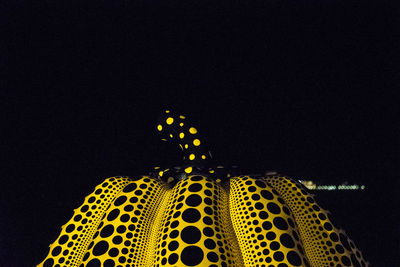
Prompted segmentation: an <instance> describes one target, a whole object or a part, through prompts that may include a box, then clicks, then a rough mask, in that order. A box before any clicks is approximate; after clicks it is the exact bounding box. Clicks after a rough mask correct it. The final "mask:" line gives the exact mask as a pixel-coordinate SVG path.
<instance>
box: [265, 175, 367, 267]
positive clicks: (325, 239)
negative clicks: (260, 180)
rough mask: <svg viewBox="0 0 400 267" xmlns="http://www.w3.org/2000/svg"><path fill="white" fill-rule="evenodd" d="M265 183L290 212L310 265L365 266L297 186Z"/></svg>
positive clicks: (275, 180) (274, 180) (272, 180)
mask: <svg viewBox="0 0 400 267" xmlns="http://www.w3.org/2000/svg"><path fill="white" fill-rule="evenodd" d="M265 180H266V181H267V182H268V184H270V185H271V186H272V187H273V188H274V189H275V190H277V191H278V192H279V194H280V195H281V196H282V198H283V199H284V200H285V202H286V203H287V204H288V206H289V207H290V209H291V210H292V211H293V214H294V217H295V219H296V223H297V224H298V226H299V230H300V236H301V239H302V240H303V243H304V248H305V252H306V255H307V257H308V259H309V261H310V264H311V265H312V266H315V267H319V266H329V264H330V263H331V262H336V263H339V262H341V263H342V264H344V265H345V266H350V264H352V265H356V266H368V262H365V261H364V259H363V257H362V254H361V252H360V251H359V250H358V249H357V248H356V247H355V245H354V242H353V241H352V240H350V239H349V238H348V237H347V235H346V234H345V232H344V231H342V230H340V229H338V228H336V227H335V226H334V225H333V223H332V221H331V219H330V218H329V215H330V213H329V212H328V211H326V210H324V209H322V208H321V207H320V206H319V205H318V204H317V203H316V202H315V199H314V197H313V196H312V195H311V194H310V193H308V192H307V191H306V190H305V189H304V188H303V186H302V185H301V184H300V183H298V182H296V181H294V180H293V179H290V178H286V177H279V176H274V177H267V178H266V179H265Z"/></svg>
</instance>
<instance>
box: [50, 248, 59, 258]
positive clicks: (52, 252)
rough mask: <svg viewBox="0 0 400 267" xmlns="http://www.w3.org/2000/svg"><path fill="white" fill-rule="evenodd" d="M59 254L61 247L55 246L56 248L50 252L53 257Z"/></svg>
mask: <svg viewBox="0 0 400 267" xmlns="http://www.w3.org/2000/svg"><path fill="white" fill-rule="evenodd" d="M60 253H61V247H60V246H57V247H55V248H53V250H52V251H51V255H53V256H57V255H58V254H60Z"/></svg>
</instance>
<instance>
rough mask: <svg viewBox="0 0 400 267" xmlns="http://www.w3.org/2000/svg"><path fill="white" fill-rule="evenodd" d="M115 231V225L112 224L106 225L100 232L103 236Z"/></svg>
mask: <svg viewBox="0 0 400 267" xmlns="http://www.w3.org/2000/svg"><path fill="white" fill-rule="evenodd" d="M113 232H114V226H112V225H111V224H109V225H106V226H105V227H104V228H103V229H102V230H101V232H100V236H101V237H103V238H106V237H109V236H111V235H112V234H113Z"/></svg>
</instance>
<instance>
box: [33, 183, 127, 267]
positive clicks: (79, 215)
mask: <svg viewBox="0 0 400 267" xmlns="http://www.w3.org/2000/svg"><path fill="white" fill-rule="evenodd" d="M129 182H130V180H129V178H128V177H111V178H107V179H106V180H105V181H104V182H103V183H101V184H100V185H98V186H97V187H96V188H95V190H94V191H93V193H91V194H90V195H89V196H87V197H86V198H85V200H84V202H83V204H82V205H81V206H80V208H79V209H75V210H74V215H73V216H72V218H71V219H70V220H69V221H68V223H67V224H65V225H63V226H62V227H61V233H60V235H59V237H58V238H57V240H56V241H55V242H54V243H53V244H51V245H50V252H49V255H48V256H47V258H46V259H45V260H44V261H43V262H42V263H41V264H39V266H44V267H52V266H54V267H60V266H72V267H75V266H79V265H80V263H81V261H82V257H83V254H84V253H85V251H86V250H87V247H88V245H89V243H90V242H91V240H92V239H93V236H94V234H95V231H96V229H97V227H98V225H99V224H100V222H101V220H102V217H104V215H105V214H106V213H105V212H106V210H107V207H108V206H109V205H110V203H111V202H112V201H113V199H114V198H115V196H116V195H118V193H119V192H120V191H121V190H122V189H123V188H124V186H126V185H127V184H129Z"/></svg>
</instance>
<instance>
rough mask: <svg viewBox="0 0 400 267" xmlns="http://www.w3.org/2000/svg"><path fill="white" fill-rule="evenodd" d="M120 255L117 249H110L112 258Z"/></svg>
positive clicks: (109, 252)
mask: <svg viewBox="0 0 400 267" xmlns="http://www.w3.org/2000/svg"><path fill="white" fill-rule="evenodd" d="M118 254H119V251H118V249H117V248H112V249H110V251H108V255H110V256H111V257H117V256H118Z"/></svg>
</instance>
